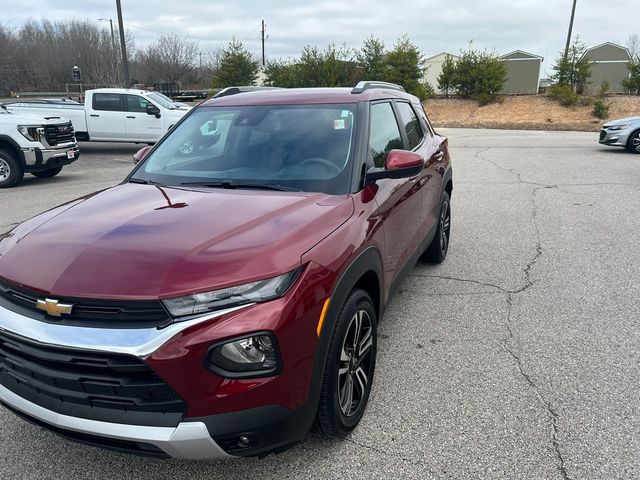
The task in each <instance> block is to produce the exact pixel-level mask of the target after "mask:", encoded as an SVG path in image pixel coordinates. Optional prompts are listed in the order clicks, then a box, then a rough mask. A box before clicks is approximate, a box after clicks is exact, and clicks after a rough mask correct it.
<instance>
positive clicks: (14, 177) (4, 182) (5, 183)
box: [0, 149, 24, 188]
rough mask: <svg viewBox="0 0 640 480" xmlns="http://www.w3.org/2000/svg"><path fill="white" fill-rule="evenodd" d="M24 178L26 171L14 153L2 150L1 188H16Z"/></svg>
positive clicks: (0, 152) (0, 157) (0, 159)
mask: <svg viewBox="0 0 640 480" xmlns="http://www.w3.org/2000/svg"><path fill="white" fill-rule="evenodd" d="M23 177H24V170H23V169H22V166H21V165H20V163H18V160H17V159H16V156H15V155H14V154H13V152H10V151H8V150H2V149H0V188H9V187H15V186H16V185H18V184H19V183H20V182H21V181H22V178H23Z"/></svg>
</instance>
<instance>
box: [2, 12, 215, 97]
mask: <svg viewBox="0 0 640 480" xmlns="http://www.w3.org/2000/svg"><path fill="white" fill-rule="evenodd" d="M105 26H106V28H105ZM126 33H127V35H126V36H125V42H126V47H127V57H128V62H129V71H130V77H131V83H132V84H135V83H144V84H151V85H152V84H153V83H167V82H178V83H180V84H181V85H182V86H183V88H196V87H199V88H207V87H209V86H210V85H211V79H212V78H213V71H214V69H215V66H216V64H217V59H218V52H217V50H209V51H205V52H202V51H200V49H199V46H198V43H197V42H195V41H192V40H189V39H188V38H182V37H179V36H177V35H158V37H157V39H156V41H155V42H153V43H152V44H150V45H147V46H146V47H144V48H136V45H135V41H134V37H133V35H132V34H131V33H130V32H129V31H127V32H126ZM74 65H78V66H80V68H81V70H82V83H83V84H87V85H99V86H121V85H122V84H123V80H122V57H121V48H120V35H119V32H118V31H117V30H114V35H113V36H112V35H111V32H110V29H109V25H108V24H106V25H102V24H97V23H95V22H91V21H87V20H84V21H81V20H66V21H57V22H51V21H49V20H44V19H43V20H29V21H27V22H26V23H25V24H24V25H23V26H22V27H20V28H17V29H13V28H10V27H9V26H7V25H2V24H0V95H5V96H6V95H9V94H10V92H25V91H41V92H46V91H51V92H64V91H65V88H66V87H65V85H66V84H71V83H72V78H71V70H72V68H73V66H74Z"/></svg>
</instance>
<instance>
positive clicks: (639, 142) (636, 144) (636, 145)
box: [631, 132, 640, 153]
mask: <svg viewBox="0 0 640 480" xmlns="http://www.w3.org/2000/svg"><path fill="white" fill-rule="evenodd" d="M631 148H633V150H635V152H636V153H640V132H638V133H636V134H635V135H634V136H633V138H632V139H631Z"/></svg>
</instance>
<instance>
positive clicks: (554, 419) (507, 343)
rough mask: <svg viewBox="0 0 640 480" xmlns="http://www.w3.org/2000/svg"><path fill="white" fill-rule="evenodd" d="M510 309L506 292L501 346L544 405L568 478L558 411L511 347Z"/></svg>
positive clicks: (562, 471)
mask: <svg viewBox="0 0 640 480" xmlns="http://www.w3.org/2000/svg"><path fill="white" fill-rule="evenodd" d="M512 311H513V294H511V293H509V294H507V319H506V326H507V333H508V335H507V336H506V337H505V338H503V339H502V346H503V348H504V350H505V351H506V352H507V353H508V354H509V355H510V356H511V357H512V358H513V360H514V362H515V364H516V366H517V368H518V372H519V373H520V376H521V377H522V378H524V380H525V381H526V382H527V384H528V385H529V387H531V388H532V389H533V391H534V392H535V394H536V397H538V399H539V401H540V403H541V404H542V405H543V406H544V408H545V410H546V411H547V414H548V417H549V420H550V423H551V443H552V445H553V450H554V453H555V456H556V464H557V467H558V471H559V472H560V474H561V475H562V478H563V480H570V477H569V474H568V472H567V469H566V466H565V461H564V457H563V455H562V449H561V447H560V439H559V438H558V437H559V433H560V427H559V425H558V421H559V418H560V416H559V414H558V412H557V411H556V410H555V409H554V408H553V406H552V405H551V402H550V401H549V400H547V399H546V398H545V396H544V395H543V394H542V390H541V389H540V387H539V386H538V384H537V383H536V382H535V381H534V380H533V378H532V377H531V375H529V374H528V373H527V372H526V371H525V369H524V362H523V361H522V358H521V357H520V355H518V354H517V352H516V351H515V350H514V349H513V347H512V343H513V342H514V341H515V335H514V334H513V321H512Z"/></svg>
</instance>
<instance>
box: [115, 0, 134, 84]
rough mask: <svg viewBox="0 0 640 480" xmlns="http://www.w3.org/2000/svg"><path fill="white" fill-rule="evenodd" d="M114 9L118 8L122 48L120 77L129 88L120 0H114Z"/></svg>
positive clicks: (127, 62)
mask: <svg viewBox="0 0 640 480" xmlns="http://www.w3.org/2000/svg"><path fill="white" fill-rule="evenodd" d="M116 9H117V10H118V27H119V29H120V48H121V49H122V77H123V81H124V88H129V87H130V86H131V82H130V81H129V61H128V60H127V46H126V45H125V43H124V24H123V23H122V6H121V5H120V0H116Z"/></svg>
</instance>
